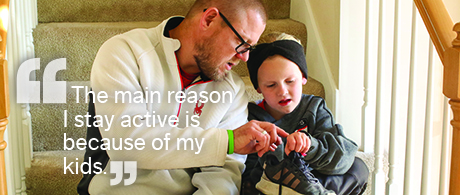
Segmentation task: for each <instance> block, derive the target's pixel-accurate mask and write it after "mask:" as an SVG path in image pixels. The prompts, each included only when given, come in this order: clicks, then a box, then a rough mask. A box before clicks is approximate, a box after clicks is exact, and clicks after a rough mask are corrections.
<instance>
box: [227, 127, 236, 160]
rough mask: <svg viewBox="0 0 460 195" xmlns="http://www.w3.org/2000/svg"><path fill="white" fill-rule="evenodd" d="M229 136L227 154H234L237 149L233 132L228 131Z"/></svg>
mask: <svg viewBox="0 0 460 195" xmlns="http://www.w3.org/2000/svg"><path fill="white" fill-rule="evenodd" d="M227 134H228V152H227V154H233V150H234V148H235V143H234V142H235V141H234V140H233V130H227Z"/></svg>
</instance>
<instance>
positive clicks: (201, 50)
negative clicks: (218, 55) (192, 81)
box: [193, 39, 228, 81]
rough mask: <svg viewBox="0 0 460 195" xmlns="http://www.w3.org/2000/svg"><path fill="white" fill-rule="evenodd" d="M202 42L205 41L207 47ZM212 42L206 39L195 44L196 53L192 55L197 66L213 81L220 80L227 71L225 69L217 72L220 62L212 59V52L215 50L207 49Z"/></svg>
mask: <svg viewBox="0 0 460 195" xmlns="http://www.w3.org/2000/svg"><path fill="white" fill-rule="evenodd" d="M204 43H207V47H206V46H205V44H204ZM212 43H214V42H212V40H210V39H208V40H204V41H203V42H201V43H197V44H195V51H196V53H197V54H196V55H194V56H193V57H194V58H195V62H196V64H197V65H198V68H199V69H200V71H201V72H202V73H203V74H204V75H205V76H207V77H208V78H210V79H211V80H213V81H222V80H223V79H224V78H225V77H226V76H227V73H228V71H227V70H225V71H224V72H222V73H219V69H220V68H221V67H220V65H221V64H218V62H216V61H217V60H213V59H212V57H213V56H212V54H213V53H214V52H216V51H211V50H210V49H208V48H211V46H212Z"/></svg>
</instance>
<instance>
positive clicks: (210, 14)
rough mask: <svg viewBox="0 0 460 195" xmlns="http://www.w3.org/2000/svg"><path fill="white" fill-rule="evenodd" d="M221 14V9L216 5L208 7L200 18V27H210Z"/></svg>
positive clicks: (204, 28)
mask: <svg viewBox="0 0 460 195" xmlns="http://www.w3.org/2000/svg"><path fill="white" fill-rule="evenodd" d="M218 16H219V10H218V9H217V8H215V7H210V8H207V9H206V11H204V12H203V14H202V15H201V18H200V28H201V29H203V30H206V29H208V28H209V27H210V26H211V24H212V23H213V22H214V21H215V19H216V18H217V17H218Z"/></svg>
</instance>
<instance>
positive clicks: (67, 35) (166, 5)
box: [26, 0, 324, 195]
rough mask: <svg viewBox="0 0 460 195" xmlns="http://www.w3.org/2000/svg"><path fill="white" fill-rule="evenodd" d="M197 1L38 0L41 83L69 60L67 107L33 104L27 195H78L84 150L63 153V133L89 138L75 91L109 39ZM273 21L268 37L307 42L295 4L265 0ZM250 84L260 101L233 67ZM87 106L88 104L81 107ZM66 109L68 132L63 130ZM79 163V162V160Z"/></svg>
mask: <svg viewBox="0 0 460 195" xmlns="http://www.w3.org/2000/svg"><path fill="white" fill-rule="evenodd" d="M193 2H194V0H171V1H166V0H108V1H106V0H92V1H85V0H38V2H37V3H38V19H39V24H38V26H37V27H36V29H34V31H33V37H34V46H35V56H36V57H37V58H41V60H40V62H41V69H40V70H41V71H37V72H36V74H37V78H38V79H40V80H41V75H42V74H43V73H42V71H43V70H44V67H45V66H46V65H47V64H48V63H49V62H50V61H52V60H55V59H58V58H66V60H67V63H66V65H67V68H66V70H63V71H60V72H58V74H57V76H56V77H57V78H56V79H57V80H60V81H67V84H68V86H67V103H66V104H31V108H30V112H31V117H32V137H33V150H34V159H33V162H32V166H31V168H30V169H28V170H27V172H26V184H27V193H28V194H31V195H34V194H40V195H41V194H77V193H76V186H77V183H78V181H79V179H80V178H81V173H80V172H79V173H78V174H77V173H75V169H76V168H75V165H76V162H78V164H79V165H80V164H81V163H82V160H83V154H84V151H79V150H74V151H64V150H63V149H64V133H65V134H66V136H67V137H71V138H72V139H73V140H77V139H79V138H85V136H86V128H85V127H81V128H78V127H75V126H74V125H73V123H72V120H71V119H72V118H73V117H74V116H75V115H84V114H86V112H87V104H86V103H84V98H85V94H83V93H80V94H79V97H77V95H76V93H75V89H72V88H71V86H87V85H88V84H89V82H88V81H89V78H90V72H91V66H92V62H93V59H94V57H95V55H96V52H97V50H98V49H99V47H100V46H101V45H102V43H104V41H106V40H107V39H108V38H110V37H112V36H114V35H117V34H120V33H123V32H126V31H128V30H131V29H134V28H151V27H155V26H157V25H158V24H159V23H160V22H161V21H163V20H164V19H166V18H168V17H170V16H172V15H185V14H186V12H187V10H188V8H189V7H190V6H191V5H192V3H193ZM264 2H265V5H266V7H267V10H268V15H269V20H268V22H267V27H266V31H265V32H264V34H265V33H269V32H273V31H279V32H286V33H289V34H293V35H295V36H296V37H298V38H300V39H301V41H302V43H303V45H304V46H305V45H306V43H307V31H306V28H305V25H303V24H302V23H300V22H297V21H294V20H292V19H289V11H290V10H289V9H290V0H276V1H275V0H265V1H264ZM234 71H235V72H237V73H238V74H240V75H241V76H242V78H243V80H244V81H245V83H246V85H247V92H248V94H249V96H250V99H251V101H252V100H256V99H260V98H261V96H260V95H259V94H258V93H257V92H256V91H255V90H254V89H253V87H252V84H251V83H250V80H249V78H248V73H247V69H246V64H245V63H241V64H240V65H238V66H236V67H235V68H234ZM304 93H308V94H314V95H318V96H322V97H324V89H323V86H322V84H321V83H319V82H318V81H316V80H314V79H313V78H311V77H310V78H309V79H308V83H307V85H306V86H305V87H304ZM77 98H78V99H79V100H80V103H76V99H77ZM82 102H83V103H82ZM64 110H67V113H68V115H67V118H68V119H67V122H68V127H64V122H65V121H64V117H63V116H64ZM64 158H65V159H66V164H67V165H68V164H69V163H70V162H74V163H73V168H72V170H73V172H74V174H72V173H71V172H69V171H68V170H67V171H66V174H64ZM77 158H78V160H77Z"/></svg>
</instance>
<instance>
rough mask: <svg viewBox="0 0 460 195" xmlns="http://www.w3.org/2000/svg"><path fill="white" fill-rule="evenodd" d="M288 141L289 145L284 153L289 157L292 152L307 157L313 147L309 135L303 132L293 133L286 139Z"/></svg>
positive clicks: (287, 144)
mask: <svg viewBox="0 0 460 195" xmlns="http://www.w3.org/2000/svg"><path fill="white" fill-rule="evenodd" d="M286 140H287V143H286V147H285V148H284V152H286V154H287V155H289V153H291V151H296V152H298V153H301V154H302V155H303V156H305V154H306V153H307V152H308V150H309V149H310V146H311V141H310V138H309V137H308V135H307V134H305V133H302V132H295V133H292V134H290V135H289V136H288V137H287V138H286Z"/></svg>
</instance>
